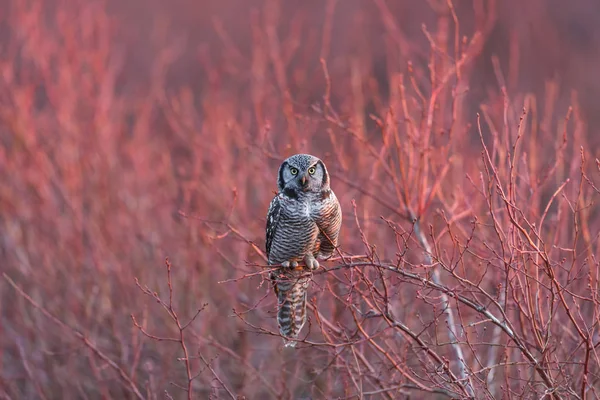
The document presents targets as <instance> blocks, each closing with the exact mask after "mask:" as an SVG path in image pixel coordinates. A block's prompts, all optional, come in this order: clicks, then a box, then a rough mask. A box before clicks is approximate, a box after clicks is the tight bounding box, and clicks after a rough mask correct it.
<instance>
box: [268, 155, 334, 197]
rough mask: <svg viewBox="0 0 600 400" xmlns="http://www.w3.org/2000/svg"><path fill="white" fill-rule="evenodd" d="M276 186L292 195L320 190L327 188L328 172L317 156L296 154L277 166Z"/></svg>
mask: <svg viewBox="0 0 600 400" xmlns="http://www.w3.org/2000/svg"><path fill="white" fill-rule="evenodd" d="M278 187H279V191H281V192H285V193H286V194H288V195H290V196H292V197H294V196H297V195H298V194H300V193H303V192H304V193H307V192H321V191H323V190H327V189H329V174H328V173H327V168H325V164H324V163H323V161H321V160H320V159H319V158H317V157H315V156H312V155H310V154H296V155H294V156H291V157H289V158H288V159H286V160H285V161H284V162H283V163H282V164H281V166H280V167H279V179H278Z"/></svg>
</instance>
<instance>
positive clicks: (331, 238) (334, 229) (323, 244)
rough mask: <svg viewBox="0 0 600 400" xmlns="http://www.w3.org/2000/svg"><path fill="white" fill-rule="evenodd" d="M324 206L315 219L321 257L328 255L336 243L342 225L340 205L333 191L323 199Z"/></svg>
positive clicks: (333, 249)
mask: <svg viewBox="0 0 600 400" xmlns="http://www.w3.org/2000/svg"><path fill="white" fill-rule="evenodd" d="M325 204H326V206H325V207H324V209H323V212H322V215H321V216H320V218H319V219H318V221H317V225H318V226H319V240H320V245H319V256H320V257H322V258H327V257H330V256H331V255H332V254H333V252H334V251H335V248H336V247H337V245H338V236H339V234H340V228H341V227H342V207H341V206H340V203H339V201H338V199H337V197H336V196H335V194H334V193H333V191H330V193H329V196H328V198H327V199H325Z"/></svg>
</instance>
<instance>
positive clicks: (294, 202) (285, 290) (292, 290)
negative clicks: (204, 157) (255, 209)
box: [266, 154, 342, 347]
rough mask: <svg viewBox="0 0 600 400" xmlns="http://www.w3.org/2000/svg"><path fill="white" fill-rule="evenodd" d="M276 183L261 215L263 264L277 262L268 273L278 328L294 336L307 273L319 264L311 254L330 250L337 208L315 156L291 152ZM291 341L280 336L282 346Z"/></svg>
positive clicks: (324, 255)
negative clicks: (276, 267) (264, 221)
mask: <svg viewBox="0 0 600 400" xmlns="http://www.w3.org/2000/svg"><path fill="white" fill-rule="evenodd" d="M277 183H278V185H277V186H278V189H279V191H278V194H277V195H276V196H275V198H273V200H272V201H271V204H270V205H269V211H268V213H267V226H266V250H267V257H268V262H269V264H270V265H281V266H282V267H281V268H280V269H279V270H277V271H274V272H273V273H272V274H271V279H272V281H273V285H274V289H275V293H276V295H277V300H278V313H277V322H278V325H279V331H280V333H281V335H282V336H284V337H285V338H292V339H295V338H297V337H298V334H299V333H300V330H301V329H302V327H303V326H304V323H305V322H306V298H307V289H308V286H309V283H310V279H311V275H312V273H311V271H312V270H313V269H316V268H318V267H319V262H318V261H317V258H321V259H323V258H327V257H330V256H331V255H332V254H333V253H334V251H335V248H336V247H337V244H338V236H339V231H340V227H341V223H342V212H341V208H340V204H339V202H338V200H337V198H336V196H335V194H334V193H333V191H332V190H331V188H330V184H329V174H328V173H327V168H326V167H325V164H324V163H323V161H321V160H320V159H318V158H317V157H314V156H311V155H308V154H296V155H294V156H292V157H290V158H288V159H286V160H285V161H284V162H283V163H282V164H281V166H280V167H279V173H278V180H277ZM299 263H300V266H299ZM302 264H304V265H302ZM295 344H296V342H295V341H292V340H285V345H286V346H291V347H293V346H295Z"/></svg>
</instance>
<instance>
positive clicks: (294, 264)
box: [281, 261, 298, 268]
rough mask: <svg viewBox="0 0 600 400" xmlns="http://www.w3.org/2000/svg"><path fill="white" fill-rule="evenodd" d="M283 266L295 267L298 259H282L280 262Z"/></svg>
mask: <svg viewBox="0 0 600 400" xmlns="http://www.w3.org/2000/svg"><path fill="white" fill-rule="evenodd" d="M281 266H282V267H283V268H296V267H297V266H298V261H284V262H282V263H281Z"/></svg>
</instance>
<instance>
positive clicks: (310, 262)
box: [304, 254, 319, 271]
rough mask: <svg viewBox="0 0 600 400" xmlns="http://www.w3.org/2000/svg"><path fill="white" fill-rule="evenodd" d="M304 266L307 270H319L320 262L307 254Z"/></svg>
mask: <svg viewBox="0 0 600 400" xmlns="http://www.w3.org/2000/svg"><path fill="white" fill-rule="evenodd" d="M304 264H305V265H306V267H307V268H309V269H311V270H313V271H314V270H315V269H317V268H319V262H318V261H317V259H316V258H315V257H314V256H313V255H312V254H307V255H306V256H304Z"/></svg>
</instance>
